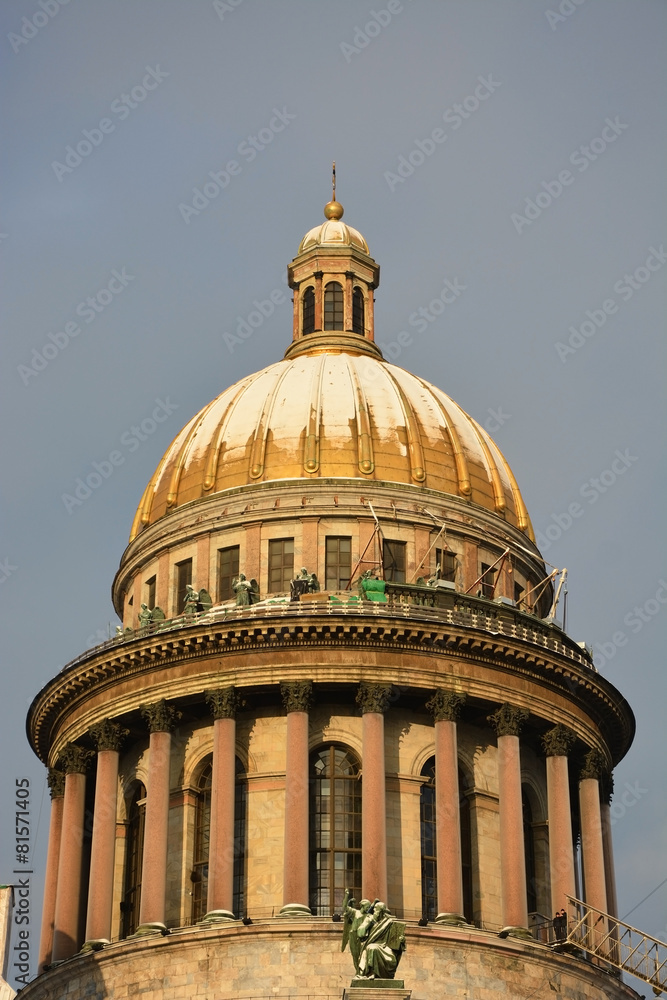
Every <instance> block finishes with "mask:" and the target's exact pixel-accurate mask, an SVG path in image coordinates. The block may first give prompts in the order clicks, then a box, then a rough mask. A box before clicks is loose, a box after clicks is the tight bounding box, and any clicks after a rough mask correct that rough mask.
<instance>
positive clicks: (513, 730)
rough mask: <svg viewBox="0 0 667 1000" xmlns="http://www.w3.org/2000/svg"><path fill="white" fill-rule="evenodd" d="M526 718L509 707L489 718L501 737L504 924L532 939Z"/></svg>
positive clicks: (524, 712) (501, 874)
mask: <svg viewBox="0 0 667 1000" xmlns="http://www.w3.org/2000/svg"><path fill="white" fill-rule="evenodd" d="M527 718H528V712H526V711H525V710H524V709H522V708H516V707H515V706H514V705H508V704H504V705H501V707H500V708H499V709H498V711H497V712H494V714H493V715H490V716H489V722H491V723H492V725H493V727H494V728H495V730H496V733H497V735H498V794H499V799H500V803H499V805H500V891H501V911H502V916H501V920H502V922H503V925H504V927H505V929H508V928H509V932H510V933H512V934H514V935H516V936H517V937H527V936H530V932H529V931H528V899H527V895H526V856H525V847H524V842H523V806H522V802H521V752H520V747H519V733H520V732H521V727H522V725H523V723H524V722H525V720H526V719H527Z"/></svg>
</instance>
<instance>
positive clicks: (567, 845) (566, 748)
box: [542, 724, 576, 913]
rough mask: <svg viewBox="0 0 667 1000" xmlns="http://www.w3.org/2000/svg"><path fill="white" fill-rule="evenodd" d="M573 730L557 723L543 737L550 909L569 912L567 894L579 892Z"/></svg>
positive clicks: (571, 894) (554, 911)
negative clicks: (571, 754) (573, 800)
mask: <svg viewBox="0 0 667 1000" xmlns="http://www.w3.org/2000/svg"><path fill="white" fill-rule="evenodd" d="M574 741H575V736H574V733H573V732H572V731H571V730H570V729H568V728H567V727H566V726H563V725H560V724H559V725H557V726H554V728H553V729H550V730H549V732H548V733H545V735H544V736H543V737H542V744H543V746H544V751H545V753H546V755H547V810H548V819H549V870H550V879H551V909H552V912H553V913H556V912H557V911H558V910H565V912H567V911H568V906H569V904H568V900H567V896H574V895H576V892H575V881H574V845H573V843H572V810H571V807H570V782H569V778H568V767H567V755H568V753H569V752H570V750H571V749H572V745H573V744H574Z"/></svg>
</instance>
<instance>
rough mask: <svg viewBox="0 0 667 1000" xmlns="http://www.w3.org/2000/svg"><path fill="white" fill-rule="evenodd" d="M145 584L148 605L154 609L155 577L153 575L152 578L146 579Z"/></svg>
mask: <svg viewBox="0 0 667 1000" xmlns="http://www.w3.org/2000/svg"><path fill="white" fill-rule="evenodd" d="M144 586H145V587H146V605H147V607H149V608H150V609H151V611H152V610H153V608H154V607H155V577H154V576H152V577H151V578H150V580H146V583H145V585H144Z"/></svg>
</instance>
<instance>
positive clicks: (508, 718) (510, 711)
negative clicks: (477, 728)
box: [486, 702, 528, 736]
mask: <svg viewBox="0 0 667 1000" xmlns="http://www.w3.org/2000/svg"><path fill="white" fill-rule="evenodd" d="M486 718H487V721H488V722H490V723H491V725H492V726H493V728H494V729H495V731H496V736H519V734H520V733H521V729H522V728H523V724H524V722H525V721H526V719H527V718H528V712H527V711H526V709H525V708H518V707H517V706H516V705H510V704H508V702H505V704H504V705H501V706H500V708H499V709H497V710H496V711H495V712H494V713H493V715H487V717H486Z"/></svg>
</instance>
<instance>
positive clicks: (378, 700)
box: [356, 684, 392, 715]
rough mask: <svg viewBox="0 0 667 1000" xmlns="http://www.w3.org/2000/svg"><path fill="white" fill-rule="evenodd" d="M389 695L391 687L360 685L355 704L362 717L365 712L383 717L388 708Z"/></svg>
mask: <svg viewBox="0 0 667 1000" xmlns="http://www.w3.org/2000/svg"><path fill="white" fill-rule="evenodd" d="M391 695H392V688H391V685H386V684H360V685H359V690H358V691H357V698H356V702H357V705H358V706H359V708H360V709H361V714H362V715H365V714H366V712H380V713H381V714H382V715H384V713H385V712H386V711H387V709H388V708H389V705H390V702H391Z"/></svg>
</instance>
